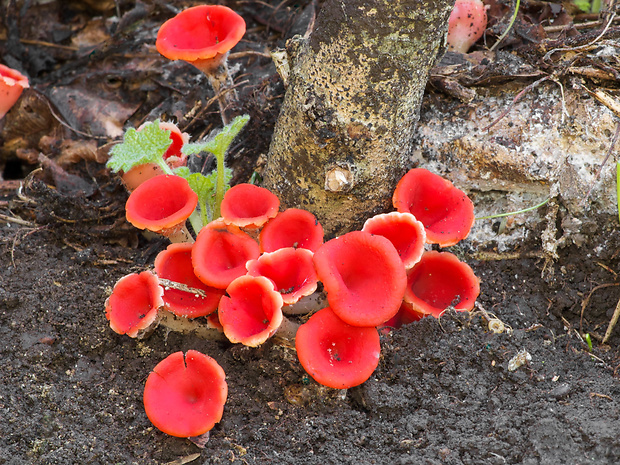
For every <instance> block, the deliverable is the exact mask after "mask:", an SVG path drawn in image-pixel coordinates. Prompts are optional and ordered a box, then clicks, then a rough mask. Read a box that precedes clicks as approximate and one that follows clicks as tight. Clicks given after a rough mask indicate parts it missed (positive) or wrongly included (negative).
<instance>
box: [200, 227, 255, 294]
mask: <svg viewBox="0 0 620 465" xmlns="http://www.w3.org/2000/svg"><path fill="white" fill-rule="evenodd" d="M259 255H260V252H259V250H258V243H257V242H256V241H255V240H254V239H252V238H251V237H250V236H249V235H248V234H246V233H244V232H243V231H241V230H240V229H239V228H238V227H237V226H234V225H227V224H226V223H224V221H223V220H222V219H219V220H215V221H212V222H211V223H209V224H207V225H206V226H205V227H203V228H202V229H201V230H200V232H199V233H198V237H196V243H195V244H194V248H193V250H192V263H193V265H194V273H196V276H197V277H198V279H200V280H201V281H202V282H203V283H205V284H207V285H209V286H213V287H217V288H218V289H226V287H228V285H229V284H230V283H231V282H232V281H233V280H234V279H235V278H238V277H239V276H243V275H244V274H246V272H247V270H246V268H245V264H246V263H247V261H248V260H254V259H256V258H258V256H259Z"/></svg>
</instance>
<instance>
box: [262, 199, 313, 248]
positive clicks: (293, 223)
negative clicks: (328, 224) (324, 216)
mask: <svg viewBox="0 0 620 465" xmlns="http://www.w3.org/2000/svg"><path fill="white" fill-rule="evenodd" d="M259 244H260V250H261V252H274V251H276V250H278V249H282V248H284V247H295V248H301V249H308V250H312V251H313V252H316V250H317V249H318V248H319V247H320V246H321V245H322V244H323V227H322V226H321V224H320V223H319V222H318V220H317V219H316V216H314V215H313V214H312V213H310V212H309V211H307V210H302V209H299V208H288V209H286V210H284V211H283V212H280V213H278V214H277V215H276V217H275V218H273V219H271V220H269V222H268V223H267V224H266V225H265V226H264V227H263V229H261V232H260V235H259Z"/></svg>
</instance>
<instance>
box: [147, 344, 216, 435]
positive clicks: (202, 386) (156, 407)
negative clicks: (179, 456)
mask: <svg viewBox="0 0 620 465" xmlns="http://www.w3.org/2000/svg"><path fill="white" fill-rule="evenodd" d="M183 358H184V357H183V352H175V353H174V354H171V355H169V356H168V357H166V358H165V359H164V360H162V361H161V362H159V363H158V364H157V365H156V366H155V368H153V371H152V372H151V374H150V375H149V377H148V378H147V380H146V384H145V386H144V410H145V411H146V415H147V416H148V417H149V420H151V423H153V425H155V427H156V428H157V429H159V430H161V431H163V432H164V433H166V434H169V435H171V436H176V437H181V438H187V437H194V436H200V435H202V434H205V433H206V432H207V431H209V430H211V429H212V428H213V426H215V424H216V423H218V422H219V421H220V420H221V419H222V414H223V413H224V404H225V403H226V398H227V396H228V385H227V384H226V380H225V377H226V375H225V373H224V370H223V369H222V367H221V366H220V365H219V364H218V363H217V362H216V361H215V360H213V359H212V358H211V357H209V356H207V355H204V354H202V353H200V352H198V351H195V350H188V351H187V354H186V355H185V360H184V359H183Z"/></svg>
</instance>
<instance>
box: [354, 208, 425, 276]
mask: <svg viewBox="0 0 620 465" xmlns="http://www.w3.org/2000/svg"><path fill="white" fill-rule="evenodd" d="M362 231H366V232H368V233H370V234H376V235H379V236H383V237H385V238H387V239H389V241H390V242H391V243H392V244H393V245H394V247H395V248H396V251H397V252H398V255H400V259H401V260H402V261H403V265H405V268H407V269H409V268H411V267H412V266H413V265H415V264H416V263H418V262H419V261H420V258H421V257H422V254H423V253H424V244H425V242H426V231H425V230H424V225H423V224H422V223H421V222H420V221H418V220H417V219H416V217H415V216H413V215H412V214H411V213H399V212H391V213H383V214H381V215H375V216H373V217H372V218H368V219H367V220H366V222H365V223H364V227H363V228H362Z"/></svg>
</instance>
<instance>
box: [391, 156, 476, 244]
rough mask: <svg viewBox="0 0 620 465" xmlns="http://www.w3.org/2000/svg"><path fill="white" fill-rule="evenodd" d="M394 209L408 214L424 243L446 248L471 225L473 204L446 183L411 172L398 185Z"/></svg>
mask: <svg viewBox="0 0 620 465" xmlns="http://www.w3.org/2000/svg"><path fill="white" fill-rule="evenodd" d="M392 202H393V204H394V208H396V210H398V211H399V212H401V213H402V212H407V213H411V214H412V215H413V216H415V217H416V219H417V220H418V221H421V222H422V224H424V228H425V229H426V242H427V243H428V244H439V245H440V246H441V247H448V246H451V245H454V244H456V243H457V242H459V241H460V240H462V239H465V238H466V237H467V235H468V234H469V231H470V230H471V227H472V225H473V224H474V204H473V203H472V202H471V200H470V199H469V197H467V194H465V193H464V192H463V191H462V190H460V189H458V188H457V187H455V186H454V184H452V183H451V182H450V181H448V180H447V179H444V178H442V177H441V176H439V175H437V174H434V173H431V172H430V171H428V170H426V169H424V168H414V169H412V170H410V171H409V172H408V173H407V174H405V175H404V176H403V177H402V178H401V180H400V181H399V182H398V185H397V186H396V189H395V190H394V196H393V197H392Z"/></svg>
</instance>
